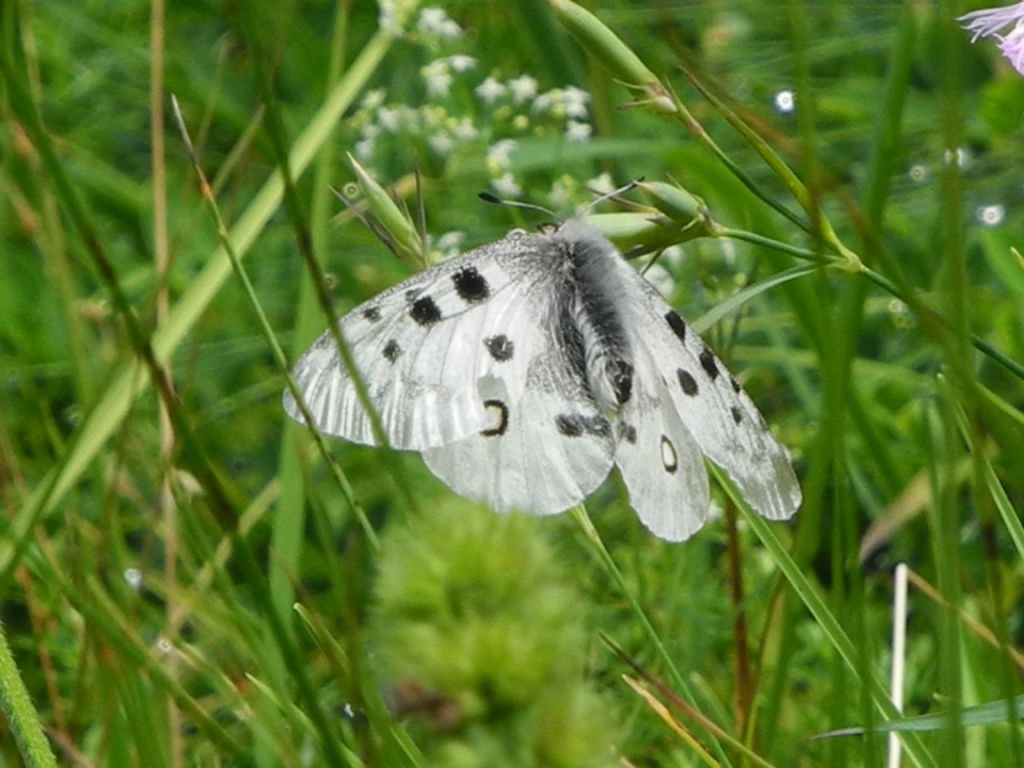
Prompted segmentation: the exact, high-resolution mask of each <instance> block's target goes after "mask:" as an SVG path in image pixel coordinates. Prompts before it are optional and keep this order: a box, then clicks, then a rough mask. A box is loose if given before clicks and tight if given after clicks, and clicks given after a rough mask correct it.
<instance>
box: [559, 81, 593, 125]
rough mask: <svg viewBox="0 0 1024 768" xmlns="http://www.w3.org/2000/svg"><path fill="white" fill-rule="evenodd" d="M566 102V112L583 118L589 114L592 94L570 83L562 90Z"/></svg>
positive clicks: (568, 114)
mask: <svg viewBox="0 0 1024 768" xmlns="http://www.w3.org/2000/svg"><path fill="white" fill-rule="evenodd" d="M562 97H563V98H564V100H565V101H564V103H565V114H566V115H567V116H568V117H572V118H576V119H577V120H582V119H583V118H585V117H586V116H587V103H588V102H589V101H590V94H589V93H587V92H586V91H584V90H583V89H582V88H577V87H576V86H574V85H570V86H568V87H567V88H565V89H564V90H563V91H562Z"/></svg>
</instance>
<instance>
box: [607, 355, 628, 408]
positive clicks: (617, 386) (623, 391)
mask: <svg viewBox="0 0 1024 768" xmlns="http://www.w3.org/2000/svg"><path fill="white" fill-rule="evenodd" d="M608 372H609V374H610V375H611V379H612V388H613V389H614V390H615V400H616V401H617V402H618V404H619V405H624V404H625V403H626V402H627V401H628V400H629V398H630V396H631V395H632V394H633V366H632V365H630V364H629V363H627V362H626V361H625V360H613V361H612V362H611V363H609V365H608Z"/></svg>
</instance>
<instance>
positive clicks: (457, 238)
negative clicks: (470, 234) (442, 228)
mask: <svg viewBox="0 0 1024 768" xmlns="http://www.w3.org/2000/svg"><path fill="white" fill-rule="evenodd" d="M465 239H466V233H465V232H459V231H457V230H456V231H452V232H445V233H444V234H443V235H441V236H440V237H439V238H438V239H437V249H438V250H439V251H440V252H441V255H442V256H444V258H446V259H450V258H452V257H453V256H458V254H459V252H460V251H461V250H462V241H463V240H465Z"/></svg>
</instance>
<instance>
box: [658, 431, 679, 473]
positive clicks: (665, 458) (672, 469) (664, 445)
mask: <svg viewBox="0 0 1024 768" xmlns="http://www.w3.org/2000/svg"><path fill="white" fill-rule="evenodd" d="M661 465H662V466H663V467H665V471H666V472H668V473H669V474H670V475H674V474H675V473H676V470H677V469H679V457H678V456H677V455H676V447H675V446H674V445H672V441H671V440H669V439H668V438H667V437H665V436H664V435H662V436H661Z"/></svg>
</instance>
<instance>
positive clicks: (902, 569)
mask: <svg viewBox="0 0 1024 768" xmlns="http://www.w3.org/2000/svg"><path fill="white" fill-rule="evenodd" d="M894 576H895V578H894V581H895V583H894V584H893V599H892V678H891V679H890V681H889V689H890V691H891V692H892V704H893V706H894V707H896V711H897V712H903V672H904V667H905V664H906V658H905V656H906V650H907V566H906V563H900V564H898V565H897V566H896V572H895V574H894ZM886 765H887V766H888V768H900V737H899V736H898V735H897V734H896V733H895V732H894V731H893V732H890V733H889V761H888V763H887V764H886Z"/></svg>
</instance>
